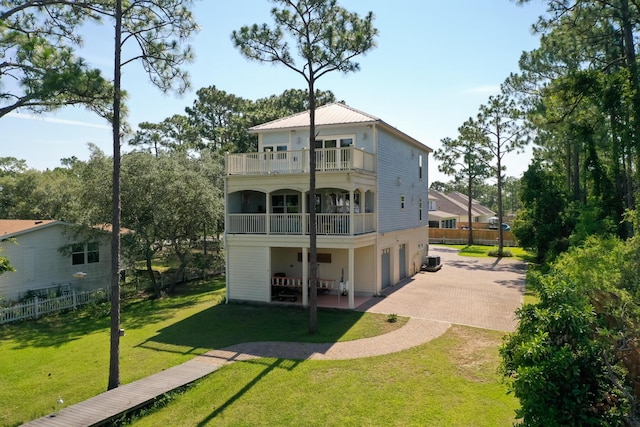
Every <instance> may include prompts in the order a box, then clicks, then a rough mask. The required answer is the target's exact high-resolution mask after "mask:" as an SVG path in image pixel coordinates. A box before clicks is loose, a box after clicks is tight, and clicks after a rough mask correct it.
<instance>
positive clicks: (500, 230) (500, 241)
mask: <svg viewBox="0 0 640 427" xmlns="http://www.w3.org/2000/svg"><path fill="white" fill-rule="evenodd" d="M501 144H502V141H500V124H499V123H498V122H497V120H496V158H497V161H498V164H497V166H498V173H497V178H498V182H497V186H498V256H499V257H501V256H502V252H503V250H504V229H503V228H502V150H501V149H500V146H501Z"/></svg>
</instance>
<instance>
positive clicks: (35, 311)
mask: <svg viewBox="0 0 640 427" xmlns="http://www.w3.org/2000/svg"><path fill="white" fill-rule="evenodd" d="M105 299H107V293H106V291H105V290H104V289H98V290H94V291H87V292H76V291H72V292H71V293H70V294H68V295H63V296H61V297H57V298H38V297H37V296H36V297H34V298H33V299H32V300H31V301H28V302H25V303H22V304H16V305H12V306H11V307H3V308H0V324H3V323H9V322H15V321H16V320H21V319H30V318H33V319H37V318H38V316H41V315H43V314H47V313H53V312H55V311H61V310H66V309H69V308H76V307H80V306H82V305H85V304H89V303H92V302H97V301H102V300H105Z"/></svg>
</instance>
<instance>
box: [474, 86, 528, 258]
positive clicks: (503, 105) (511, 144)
mask: <svg viewBox="0 0 640 427" xmlns="http://www.w3.org/2000/svg"><path fill="white" fill-rule="evenodd" d="M474 126H475V127H477V129H479V130H480V131H481V132H483V133H484V135H485V138H482V139H480V140H479V141H478V142H479V143H480V144H481V145H482V146H484V148H485V149H486V150H487V152H488V153H490V154H491V158H492V160H493V161H495V163H494V164H492V165H491V169H492V170H493V173H494V174H495V177H496V185H497V188H498V224H499V226H498V256H501V255H502V253H503V249H504V230H503V228H502V222H503V212H502V211H503V206H502V183H503V179H504V176H503V172H504V169H505V167H504V164H503V159H504V156H505V155H506V154H508V153H511V152H513V151H516V152H517V151H519V150H521V149H522V148H523V147H524V146H525V145H526V144H527V142H528V137H527V131H526V129H525V127H524V125H523V122H522V112H521V111H520V110H519V109H518V108H517V107H516V104H515V101H514V100H510V99H508V98H507V97H506V96H505V95H502V94H501V95H497V96H490V97H489V101H488V102H487V104H485V105H482V106H480V113H478V118H477V124H476V125H474Z"/></svg>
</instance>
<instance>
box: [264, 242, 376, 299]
mask: <svg viewBox="0 0 640 427" xmlns="http://www.w3.org/2000/svg"><path fill="white" fill-rule="evenodd" d="M270 259H271V265H270V270H271V277H270V278H269V286H270V301H271V302H273V303H284V304H300V305H303V306H305V307H306V306H308V305H309V299H310V289H311V287H310V279H309V267H310V264H309V250H308V248H306V247H301V248H290V247H272V248H270ZM317 259H318V272H317V294H316V295H317V302H318V306H322V307H335V308H350V309H353V308H355V307H357V306H358V305H360V304H362V303H363V302H364V301H366V300H367V299H368V298H369V297H370V296H372V295H374V294H375V293H376V292H375V285H374V283H375V273H374V270H375V267H374V265H375V251H374V247H373V246H372V245H368V246H363V247H359V248H346V249H340V248H318V258H317Z"/></svg>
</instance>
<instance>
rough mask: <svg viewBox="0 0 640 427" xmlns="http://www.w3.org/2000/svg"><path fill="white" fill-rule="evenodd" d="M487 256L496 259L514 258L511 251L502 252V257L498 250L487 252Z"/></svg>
mask: <svg viewBox="0 0 640 427" xmlns="http://www.w3.org/2000/svg"><path fill="white" fill-rule="evenodd" d="M487 255H489V256H492V257H496V258H502V257H504V258H511V257H512V256H513V254H512V253H511V252H510V251H505V250H503V251H502V255H500V252H499V251H498V250H497V249H492V250H490V251H489V252H487Z"/></svg>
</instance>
